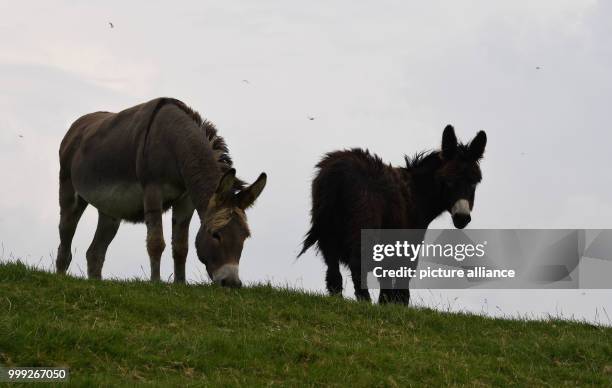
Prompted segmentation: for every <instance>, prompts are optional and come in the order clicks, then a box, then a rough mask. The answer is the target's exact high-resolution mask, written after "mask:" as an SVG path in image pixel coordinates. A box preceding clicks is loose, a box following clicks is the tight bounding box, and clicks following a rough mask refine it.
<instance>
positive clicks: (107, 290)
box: [0, 264, 612, 387]
mask: <svg viewBox="0 0 612 388" xmlns="http://www.w3.org/2000/svg"><path fill="white" fill-rule="evenodd" d="M0 364H5V365H9V366H68V367H69V368H70V371H71V378H70V382H71V383H72V384H74V385H83V386H85V385H92V384H96V385H98V384H102V385H107V386H115V385H133V384H135V383H147V382H149V383H154V384H157V385H177V386H178V385H181V386H184V385H210V386H217V385H223V386H228V385H229V386H234V385H243V386H262V385H285V386H287V385H289V386H296V385H297V386H302V385H313V386H328V385H331V386H343V387H345V386H355V387H357V386H389V387H394V386H408V385H414V386H417V385H418V386H421V385H432V386H439V385H470V386H482V385H484V386H488V385H498V386H506V385H518V386H526V385H529V386H531V385H546V386H560V385H570V386H576V385H612V329H610V328H601V327H595V326H591V325H587V324H580V323H575V322H562V321H548V322H536V321H519V320H498V319H490V318H485V317H481V316H473V315H466V314H449V313H440V312H436V311H432V310H428V309H413V308H406V307H402V306H376V305H368V304H365V303H358V302H353V301H347V300H342V299H340V298H331V297H325V296H319V295H312V294H306V293H301V292H296V291H290V290H279V289H275V288H272V287H268V286H258V287H251V288H245V289H242V290H227V289H221V288H219V287H215V286H210V285H189V286H175V285H172V284H165V283H161V284H151V283H148V282H141V281H129V282H120V281H102V282H100V281H88V280H84V279H77V278H72V277H65V276H58V275H54V274H50V273H46V272H42V271H37V270H33V269H31V268H28V267H26V266H24V265H21V264H0Z"/></svg>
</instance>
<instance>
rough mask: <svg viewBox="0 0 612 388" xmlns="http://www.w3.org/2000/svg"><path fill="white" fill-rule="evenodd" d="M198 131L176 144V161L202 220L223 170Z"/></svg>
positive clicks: (206, 141)
mask: <svg viewBox="0 0 612 388" xmlns="http://www.w3.org/2000/svg"><path fill="white" fill-rule="evenodd" d="M198 130H199V133H197V131H196V133H193V134H190V136H185V137H183V138H182V139H180V140H179V141H178V142H177V146H178V152H177V159H178V165H179V169H180V171H181V175H182V177H183V180H184V182H185V187H186V188H187V192H188V193H189V196H190V197H191V201H192V202H193V205H194V206H195V209H196V211H197V212H198V215H199V217H200V219H201V220H203V219H204V217H205V214H206V209H208V204H209V202H210V199H211V198H212V196H213V194H214V193H215V190H216V189H217V186H218V184H219V180H220V179H221V175H222V173H223V170H222V168H221V166H220V165H219V162H218V161H217V159H216V157H215V153H214V152H213V150H212V148H211V147H210V144H209V142H208V140H207V139H206V138H205V137H204V136H203V135H202V132H201V130H200V129H198Z"/></svg>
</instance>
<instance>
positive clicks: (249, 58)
mask: <svg viewBox="0 0 612 388" xmlns="http://www.w3.org/2000/svg"><path fill="white" fill-rule="evenodd" d="M170 4H172V5H170ZM0 15H2V17H1V18H0V48H1V49H0V182H2V189H0V242H1V243H2V246H3V253H2V252H0V254H3V257H2V258H3V259H4V260H9V259H11V258H21V259H22V260H24V261H27V262H28V263H31V264H34V265H39V266H41V267H44V268H50V267H51V266H52V263H53V261H54V256H55V250H56V247H57V245H58V233H57V223H58V220H59V208H58V203H57V202H58V198H57V191H58V183H57V182H58V169H59V162H58V156H57V153H58V148H59V143H60V141H61V139H62V137H63V135H64V134H65V132H66V130H67V129H68V127H69V126H70V124H71V123H72V122H73V121H74V120H75V119H76V118H78V117H79V116H81V115H83V114H85V113H88V112H92V111H96V110H110V111H117V110H121V109H124V108H127V107H130V106H132V105H135V104H138V103H140V102H144V101H147V100H149V99H151V98H154V97H158V96H171V97H175V98H178V99H181V100H183V101H184V102H186V103H187V104H189V105H190V106H192V107H193V108H195V109H196V110H198V111H199V112H200V113H201V114H202V116H203V117H206V118H207V119H209V120H211V121H212V122H214V123H215V124H216V125H217V127H218V128H219V132H220V134H221V135H222V136H224V137H225V138H226V140H227V142H228V144H229V147H230V151H231V155H232V157H233V159H234V161H235V167H236V168H237V171H238V175H239V176H240V177H242V178H243V179H245V180H247V181H252V180H254V179H255V178H256V177H257V175H258V174H259V173H260V172H261V171H266V172H267V173H268V176H269V179H268V186H267V187H266V189H265V190H264V192H263V194H262V196H261V197H260V199H259V201H258V202H257V205H256V206H255V207H254V208H253V209H252V210H250V211H249V212H248V216H249V220H250V225H251V229H252V232H253V237H252V239H250V240H249V241H247V243H246V245H245V250H244V252H243V259H242V261H241V268H240V272H241V277H242V279H243V281H244V280H246V281H247V282H258V281H268V280H269V281H272V282H273V283H275V284H283V285H290V286H296V287H303V288H305V289H307V290H313V291H323V290H324V282H323V279H324V265H323V264H322V261H321V259H320V258H319V257H316V256H315V254H314V252H312V251H310V252H309V253H308V254H306V255H305V256H303V257H302V258H300V259H299V260H297V261H296V260H295V255H296V254H297V252H298V248H299V246H300V242H301V240H302V237H303V234H304V233H305V231H306V230H307V228H308V222H309V218H308V211H309V205H310V181H311V179H312V177H313V174H314V165H315V164H316V162H317V161H318V160H319V159H320V157H321V156H322V155H323V154H324V153H325V152H328V151H331V150H335V149H339V148H346V147H354V146H359V147H367V148H369V149H370V150H372V151H374V152H376V153H377V154H379V155H380V156H381V157H382V158H383V159H384V160H386V161H388V162H391V163H394V164H399V163H401V162H402V160H403V155H404V154H412V153H414V152H415V151H420V150H424V149H430V148H436V147H438V145H439V143H440V139H441V134H442V129H443V127H444V126H445V125H446V124H447V123H451V124H453V125H454V126H455V128H456V131H457V134H458V136H459V138H460V139H464V140H466V141H467V140H470V139H471V138H472V137H473V136H474V135H475V134H476V132H477V131H478V130H480V129H484V130H486V132H487V134H488V138H489V142H488V145H487V150H486V155H485V159H484V161H483V163H482V170H483V176H484V179H483V183H482V185H481V186H480V187H479V189H478V192H477V194H476V206H475V209H474V212H473V214H472V223H471V224H470V227H471V228H610V227H612V182H611V179H612V178H611V175H610V172H609V168H610V167H609V166H610V164H611V162H612V156H611V154H610V144H612V135H611V134H610V124H609V123H610V119H609V113H608V112H609V106H610V101H612V73H611V72H610V68H612V41H611V36H612V24H611V23H609V21H610V20H612V3H610V2H604V1H593V0H589V1H577V0H576V1H570V0H564V1H560V0H549V1H505V2H490V1H432V2H427V3H424V2H416V1H410V2H408V1H379V2H371V1H368V2H366V1H359V2H356V1H336V2H325V1H321V2H297V1H295V2H288V1H257V2H247V1H243V2H228V1H217V2H210V1H192V2H187V1H185V2H180V4H179V3H177V2H175V3H169V2H154V1H141V2H123V1H103V2H93V1H92V2H87V3H84V2H76V1H48V2H33V1H32V2H30V1H20V2H11V1H4V0H2V1H0ZM109 22H112V23H113V25H114V28H110V25H109ZM538 67H539V69H538ZM245 79H246V80H248V81H249V82H248V83H246V82H243V80H245ZM308 116H313V117H314V118H315V119H314V120H308V118H307V117H308ZM169 219H170V217H169V214H167V216H166V217H165V225H166V229H165V234H166V239H167V240H169V236H170V224H169ZM95 225H96V212H95V210H94V209H93V208H92V207H89V208H88V210H87V212H86V213H85V215H84V217H83V219H82V220H81V223H80V224H79V228H78V230H77V234H76V237H75V240H74V244H73V247H74V248H75V249H76V254H75V255H74V259H73V262H72V265H71V267H70V272H71V273H73V274H75V275H80V274H81V273H83V272H86V261H85V255H84V252H85V251H86V249H87V246H88V245H89V243H90V241H91V239H92V237H93V231H94V229H95ZM198 226H199V225H198V222H197V221H196V220H195V219H194V222H193V223H192V228H191V230H192V236H191V242H190V248H191V250H190V253H189V257H188V261H187V273H188V278H189V279H191V280H193V281H199V280H202V279H203V278H205V277H206V275H205V270H204V267H203V265H202V264H201V263H200V262H199V261H198V260H197V258H196V255H195V249H194V248H193V237H194V235H195V232H196V231H197V228H198ZM431 226H432V227H437V228H450V227H452V223H451V222H450V218H449V216H448V215H444V216H442V217H440V218H439V219H438V220H436V221H435V222H434V224H432V225H431ZM145 233H146V232H145V227H144V226H143V225H130V224H123V225H122V226H121V228H120V229H119V233H118V235H117V237H116V238H115V240H114V242H113V243H112V245H111V246H110V248H109V251H108V254H107V258H106V262H105V266H104V271H103V276H105V277H117V278H130V277H135V276H139V277H145V276H146V277H148V272H149V270H148V268H149V263H148V257H147V255H146V249H145V245H144V240H145ZM171 273H172V259H171V252H170V249H167V250H166V252H165V253H164V256H163V259H162V278H166V279H167V278H168V277H169V276H170V275H171ZM345 273H346V272H345ZM345 283H347V289H346V291H345V295H347V296H352V286H351V281H350V278H348V277H347V276H345ZM413 295H414V296H415V297H414V301H416V302H417V303H418V304H420V305H427V306H432V307H438V308H447V307H450V308H451V309H455V310H467V311H474V312H485V313H486V312H488V313H489V314H491V315H511V314H517V313H518V314H522V315H528V316H534V317H541V316H542V315H543V314H553V315H554V314H562V315H564V316H571V315H574V316H575V317H577V318H581V319H582V318H584V319H588V320H591V321H599V322H603V323H607V324H612V322H611V321H610V319H609V318H606V316H605V315H604V316H603V318H602V309H605V310H606V311H607V312H608V314H610V315H612V291H588V290H587V291H584V290H581V291H499V290H497V291H489V290H480V291H476V290H472V291H439V290H432V291H431V292H430V291H417V292H414V293H413Z"/></svg>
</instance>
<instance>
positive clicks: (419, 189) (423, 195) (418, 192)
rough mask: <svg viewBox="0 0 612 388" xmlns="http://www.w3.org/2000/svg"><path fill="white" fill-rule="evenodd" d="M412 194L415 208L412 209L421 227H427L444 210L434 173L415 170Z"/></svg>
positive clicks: (412, 176) (412, 175)
mask: <svg viewBox="0 0 612 388" xmlns="http://www.w3.org/2000/svg"><path fill="white" fill-rule="evenodd" d="M410 175H411V178H412V183H413V184H412V187H411V188H412V190H411V191H412V195H413V197H414V205H415V208H414V209H412V211H414V212H415V213H416V215H417V217H416V218H417V220H416V221H417V224H418V228H419V229H426V228H427V227H429V224H430V223H431V222H432V221H433V220H434V219H436V218H437V217H438V216H440V214H442V212H444V210H445V207H444V202H443V200H442V197H441V194H440V188H439V186H438V184H437V183H436V181H435V179H434V175H433V174H432V173H422V172H419V171H417V172H413V173H411V174H410Z"/></svg>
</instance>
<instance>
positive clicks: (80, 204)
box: [55, 176, 87, 273]
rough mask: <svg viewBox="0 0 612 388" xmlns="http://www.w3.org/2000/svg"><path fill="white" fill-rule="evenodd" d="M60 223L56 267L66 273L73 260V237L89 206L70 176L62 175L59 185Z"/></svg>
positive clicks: (58, 271) (59, 271)
mask: <svg viewBox="0 0 612 388" xmlns="http://www.w3.org/2000/svg"><path fill="white" fill-rule="evenodd" d="M59 203H60V223H59V235H60V245H59V247H58V248H57V259H56V261H55V269H56V271H57V273H66V271H67V270H68V266H70V262H71V261H72V238H73V237H74V232H75V231H76V228H77V224H78V223H79V220H80V219H81V216H82V215H83V211H85V208H86V207H87V202H85V200H84V199H83V198H81V197H79V196H78V195H77V194H76V192H75V191H74V187H73V186H72V181H71V179H70V177H69V176H67V177H60V185H59Z"/></svg>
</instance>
